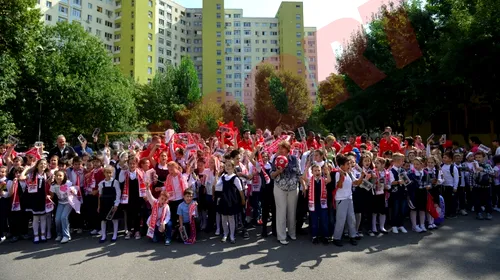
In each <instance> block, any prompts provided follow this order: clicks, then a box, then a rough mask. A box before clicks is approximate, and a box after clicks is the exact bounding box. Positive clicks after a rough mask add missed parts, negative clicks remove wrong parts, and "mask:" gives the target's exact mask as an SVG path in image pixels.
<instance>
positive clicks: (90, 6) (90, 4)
mask: <svg viewBox="0 0 500 280" xmlns="http://www.w3.org/2000/svg"><path fill="white" fill-rule="evenodd" d="M48 2H49V1H47V3H48ZM87 6H88V7H89V9H92V3H89V4H88V5H87Z"/></svg>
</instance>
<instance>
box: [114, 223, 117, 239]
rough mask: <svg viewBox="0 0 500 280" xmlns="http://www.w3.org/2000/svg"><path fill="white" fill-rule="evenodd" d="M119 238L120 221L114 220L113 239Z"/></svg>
mask: <svg viewBox="0 0 500 280" xmlns="http://www.w3.org/2000/svg"><path fill="white" fill-rule="evenodd" d="M116 237H118V220H113V239H116Z"/></svg>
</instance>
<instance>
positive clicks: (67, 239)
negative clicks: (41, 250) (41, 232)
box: [61, 237, 69, 244]
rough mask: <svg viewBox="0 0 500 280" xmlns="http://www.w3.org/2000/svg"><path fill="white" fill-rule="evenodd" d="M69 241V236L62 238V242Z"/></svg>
mask: <svg viewBox="0 0 500 280" xmlns="http://www.w3.org/2000/svg"><path fill="white" fill-rule="evenodd" d="M68 241H69V238H67V237H63V239H62V240H61V244H64V243H68Z"/></svg>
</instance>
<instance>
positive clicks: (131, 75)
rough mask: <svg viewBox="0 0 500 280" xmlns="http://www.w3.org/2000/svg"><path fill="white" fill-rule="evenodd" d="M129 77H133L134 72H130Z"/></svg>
mask: <svg viewBox="0 0 500 280" xmlns="http://www.w3.org/2000/svg"><path fill="white" fill-rule="evenodd" d="M130 77H132V78H133V77H134V71H132V70H130Z"/></svg>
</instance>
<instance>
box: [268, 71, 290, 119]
mask: <svg viewBox="0 0 500 280" xmlns="http://www.w3.org/2000/svg"><path fill="white" fill-rule="evenodd" d="M269 93H270V95H271V100H272V101H273V105H274V108H276V110H277V111H278V112H279V113H280V114H287V113H288V99H287V96H286V91H285V88H284V87H283V85H282V84H281V81H280V78H278V77H277V76H272V77H271V78H270V80H269Z"/></svg>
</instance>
